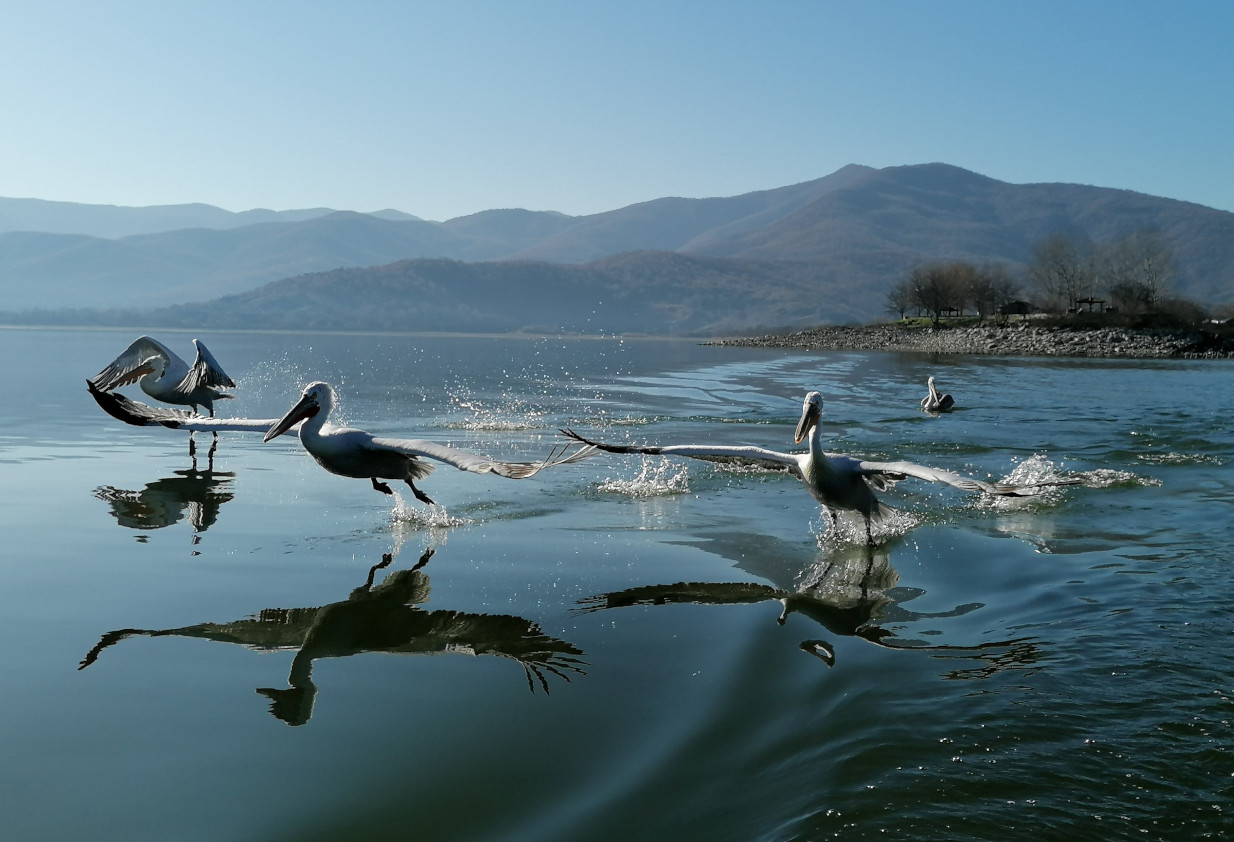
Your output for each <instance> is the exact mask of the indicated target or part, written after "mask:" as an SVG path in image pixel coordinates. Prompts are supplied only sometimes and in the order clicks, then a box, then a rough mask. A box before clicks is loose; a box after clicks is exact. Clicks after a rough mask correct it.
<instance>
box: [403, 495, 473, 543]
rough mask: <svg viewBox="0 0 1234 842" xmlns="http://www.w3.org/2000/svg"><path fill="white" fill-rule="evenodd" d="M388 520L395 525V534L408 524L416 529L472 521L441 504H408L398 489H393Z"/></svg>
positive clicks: (444, 527) (464, 523) (448, 527)
mask: <svg viewBox="0 0 1234 842" xmlns="http://www.w3.org/2000/svg"><path fill="white" fill-rule="evenodd" d="M390 522H391V523H392V524H394V526H395V534H396V535H398V534H399V530H401V529H405V528H406V527H408V526H412V527H415V528H418V529H424V528H428V529H450V528H452V527H456V526H467V525H469V524H471V523H474V521H472V520H468V519H467V518H463V517H458V516H456V515H452V514H450V513H449V512H447V511H446V510H445V508H444V507H442V506H421V505H418V504H408V503H407V502H406V501H405V500H403V496H402V495H401V494H399V493H398V491H394V508H393V509H391V511H390Z"/></svg>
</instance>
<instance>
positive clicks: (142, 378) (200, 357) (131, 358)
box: [93, 336, 236, 457]
mask: <svg viewBox="0 0 1234 842" xmlns="http://www.w3.org/2000/svg"><path fill="white" fill-rule="evenodd" d="M193 347H194V348H195V349H196V351H197V355H196V357H195V358H194V359H193V365H192V366H191V367H190V366H189V364H188V363H186V362H185V361H184V360H182V359H180V357H178V356H177V355H176V353H175V352H174V351H172V350H171V349H170V348H168V347H167V346H166V345H164V344H163V343H162V342H159V341H158V340H157V339H151V338H150V337H149V336H139V337H137V338H136V339H134V340H133V341H132V343H131V344H130V345H129V347H128V348H126V349H124V353H122V354H121V355H120V356H118V357H116V358H115V359H114V360H112V361H111V363H110V364H108V366H107V367H106V368H104V369H103V370H102V371H100V372H99V373H98V374H96V375H94V377H93V382H94V384H95V385H96V386H97V387H98V388H99V389H101V390H102V391H104V392H110V391H112V390H113V389H118V388H120V387H121V386H127V385H129V384H130V383H133V382H136V383H137V385H139V386H141V390H142V391H143V392H145V393H146V394H147V395H149V396H150V397H152V398H154V399H155V400H160V401H162V402H163V403H170V404H175V405H177V406H191V407H192V408H193V410H194V411H196V410H197V407H199V406H204V407H205V408H206V412H208V413H209V414H210V416H211V417H213V416H214V402H215V401H217V400H224V399H230V398H233V397H235V396H234V395H229V394H227V393H226V392H224V391H223V389H234V388H235V386H236V384H235V381H233V380H232V379H231V378H230V377H228V376H227V373H226V372H225V371H223V367H222V366H220V365H219V363H218V360H216V359H215V358H214V355H213V354H211V353H210V351H209V349H207V348H206V346H205V345H204V344H203V343H202V342H201V341H199V340H197V339H194V340H193ZM218 441H219V437H218V433H214V435H213V438H212V439H211V444H210V455H211V456H213V455H214V448H215V447H216V446H217V445H218ZM189 454H190V455H192V456H194V457H196V455H197V443H196V442H195V441H194V440H193V434H192V433H191V432H190V433H189Z"/></svg>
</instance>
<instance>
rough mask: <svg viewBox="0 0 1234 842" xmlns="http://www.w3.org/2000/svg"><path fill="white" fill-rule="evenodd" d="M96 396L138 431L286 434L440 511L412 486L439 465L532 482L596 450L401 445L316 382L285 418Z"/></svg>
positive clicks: (338, 469) (323, 460)
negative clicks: (511, 458) (346, 419)
mask: <svg viewBox="0 0 1234 842" xmlns="http://www.w3.org/2000/svg"><path fill="white" fill-rule="evenodd" d="M86 385H87V387H88V388H89V389H90V394H91V395H93V396H94V399H95V401H97V402H98V404H99V406H100V407H102V408H103V410H104V411H105V412H106V413H107V414H108V415H111V416H112V417H113V418H118V419H119V420H121V421H123V422H125V423H126V424H132V425H134V426H138V427H153V426H161V427H169V428H171V429H174V430H188V431H189V432H190V433H192V432H195V431H206V430H209V431H211V432H264V433H265V437H264V441H270V440H271V439H273V438H276V437H278V436H281V435H283V434H284V433H286V434H288V435H293V436H297V437H298V438H299V439H300V443H301V444H302V445H304V449H305V450H307V451H308V452H309V455H310V456H312V457H313V459H315V460H316V461H317V464H318V465H321V467H323V468H325V469H326V470H327V471H329V472H330V473H332V474H338V475H339V476H344V477H355V478H356V479H368V480H370V481H371V482H372V483H373V488H375V489H376V490H378V491H380V492H382V493H383V494H393V493H394V491H393V490H392V489H391V488H390V486H389V485H387V484H386V483H384V482H381V480H383V479H392V480H401V481H403V482H406V483H407V485H408V486H409V487H410V488H411V491H412V493H413V494H415V496H416V499H417V500H420V501H422V502H425V503H429V504H432V505H435V503H434V501H433V500H432V499H430V498H429V496H428V495H427V494H425V493H424V492H423V491H421V490H420V489H419V488H417V487H416V485H415V483H414V482H413V480H418V479H423V478H425V477H427V476H428V475H429V474H431V473H432V472H433V470H434V466H433V465H432V464H430V463H429V462H426V461H424V460H426V459H432V460H435V461H437V462H443V463H445V464H447V465H453V466H454V467H456V468H458V469H459V470H460V471H470V472H471V473H473V474H488V473H493V474H497V476H500V477H508V478H509V479H526V478H527V477H530V476H534V475H535V474H537V473H539V472H540V471H542V470H544V469H545V468H553V467H556V466H558V465H569V464H571V463H573V462H577V461H579V460H580V459H584V458H586V457H587V456H589V455H591V454H592V453H594V452H595V448H594V447H580V448H577V449H575V450H574V451H573V452H569V447H568V446H562V447H560V448H553V450H552V451H551V452H550V453H549V455H548V457H547V458H545V459H543V460H541V461H539V462H501V461H498V460H495V459H487V458H485V457H483V456H480V455H479V454H476V453H470V452H468V451H466V450H459V449H457V448H454V447H449V446H447V445H444V444H437V443H435V442H431V441H424V440H422V439H395V438H382V437H379V436H374V435H371V434H369V433H366V432H364V431H363V430H355V429H352V428H350V427H339V426H336V425H334V424H331V423H329V422H328V420H327V419H328V417H329V415H330V410H331V409H333V408H334V404H335V402H336V398H335V395H334V389H332V388H331V387H330V385H329V384H328V383H322V382H317V383H310V384H309V385H308V386H306V387H305V389H304V392H303V393H302V394H301V396H300V400H299V401H297V402H296V405H295V406H293V407H292V408H291V409H290V410H289V411H288V412H287V414H286V415H284V416H283V417H282V418H207V417H206V416H204V415H198V414H196V413H192V412H185V411H183V410H177V409H162V408H159V407H152V406H147V405H146V404H144V403H138V402H137V401H133V400H129V399H128V398H126V397H124V396H123V395H118V394H111V393H107V392H103V391H101V390H100V389H98V388H97V387H95V385H94V384H93V383H92V382H90V381H87V382H86Z"/></svg>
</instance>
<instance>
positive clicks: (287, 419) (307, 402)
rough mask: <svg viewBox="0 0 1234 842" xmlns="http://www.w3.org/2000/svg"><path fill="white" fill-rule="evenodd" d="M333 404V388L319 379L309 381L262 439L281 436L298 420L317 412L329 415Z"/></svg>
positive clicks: (267, 439) (310, 416)
mask: <svg viewBox="0 0 1234 842" xmlns="http://www.w3.org/2000/svg"><path fill="white" fill-rule="evenodd" d="M333 406H334V390H333V389H332V388H330V384H329V383H323V382H322V381H320V380H318V381H317V382H316V383H310V384H308V385H307V386H305V387H304V391H303V392H301V393H300V400H299V401H297V402H296V405H295V406H293V407H292V408H291V409H289V410H288V411H287V414H286V415H284V416H283V417H282V418H280V419H279V420H278V422H277V423H275V425H274V426H273V427H271V428H270V429H269V430H267V431H266V435H265V437H264V438H262V441H270V439H273V438H277V437H278V436H281V435H282V434H283V433H285V432H287V431H288V430H290V429H291V428H292V427H294V426H295V425H296V424H298V423H299V422H301V421H303V420H304V419H306V418H312V417H313V416H314V415H317V414H318V413H319V412H324V413H325V414H326V415H329V414H330V409H331V407H333Z"/></svg>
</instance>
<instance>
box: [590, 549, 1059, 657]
mask: <svg viewBox="0 0 1234 842" xmlns="http://www.w3.org/2000/svg"><path fill="white" fill-rule="evenodd" d="M899 579H900V576H899V573H898V572H897V571H896V569H895V568H894V567H893V566H892V564H891V557H890V552H889V551H888V550H887V549H886V548H884V547H871V546H868V545H867V546H856V547H854V546H849V547H845V548H841V549H839V550H837V551H835V552H833V553H831V554H830V555H829V556H828V557H827V558H825V559H823V560H821V561H820V562H819V563H818V564H817V565H815V567H814V568H813V569H812V570H811V571H809V574H808V575H806V576H805V577H804V578H803V579H802V581H801V582H800V583H799V584H797V585H795V586H793V587H783V586H777V585H766V584H762V583H758V582H675V583H672V584H665V585H644V586H640V587H634V588H629V589H627V590H623V591H614V592H612V593H604V594H599V595H596V596H592V597H587V598H585V599H582V600H579V606H580V608H579V609H578V610H579V611H580V612H582V613H591V612H596V611H607V610H609V609H613V608H625V607H629V606H635V605H672V604H680V603H688V604H693V605H755V604H757V603H760V602H776V603H779V607H780V613H779V616H778V617H777V618H776V622H777V623H778V624H779V625H782V626H783V625H785V624H786V623H787V622H788V619H789V617H790V616H791V615H793V614H800V615H802V616H804V617H808V618H809V619H810V620H812V621H814V622H815V623H818V624H819V625H820V626H822V627H823V628H824V629H826V630H827V631H829V632H831V633H832V634H835V635H840V636H844V637H859V638H861V639H863V640H866V641H869V642H870V643H873V644H876V645H878V646H881V647H885V648H888V649H928V650H932V651H935V652H941V653H944V654H947V653H956V654H958V655H962V654H965V653H976V657H981V658H985V657H986V656H987V654H988V653H993V657H995V658H1003V659H1006V660H1009V661H1019V660H1025V659H1032V658H1034V657H1035V655H1034V654H1033V647H1032V645H1031V644H1027V640H1028V639H1027V638H1020V639H1015V640H1006V641H997V642H990V643H983V644H980V645H978V646H951V645H937V644H930V643H926V642H925V641H922V640H907V639H901V638H898V637H897V636H896V633H895V631H893V630H892V629H890V628H888V625H892V624H906V623H911V622H915V621H919V620H926V619H943V618H949V617H960V616H963V615H965V614H968V613H969V612H971V611H975V610H977V609H979V608H981V607H982V605H981V604H980V603H969V604H965V605H958V606H956V607H955V608H953V609H951V610H949V611H941V612H915V611H911V610H908V609H906V608H904V603H906V602H909V601H910V600H913V599H916V598H917V597H919V596H922V595H923V594H924V593H925V591H923V590H920V589H916V588H905V587H899V586H898V585H899ZM1026 644H1027V645H1026ZM799 645H800V648H801V649H802V650H803V651H805V652H807V653H809V654H811V655H814V656H816V657H818V658H820V659H821V660H822V661H824V662H825V663H826V664H827V665H828V666H834V665H835V647H834V646H833V645H832V644H831V643H829V642H828V641H826V640H821V639H810V640H804V641H802V642H801V643H800V644H799ZM1008 651H1011V652H1014V653H1017V654H1016V655H1014V656H1012V657H1011V658H1009V659H1008V656H1007V652H1008ZM952 677H969V676H968V675H962V674H959V673H955V674H953V676H952Z"/></svg>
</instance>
